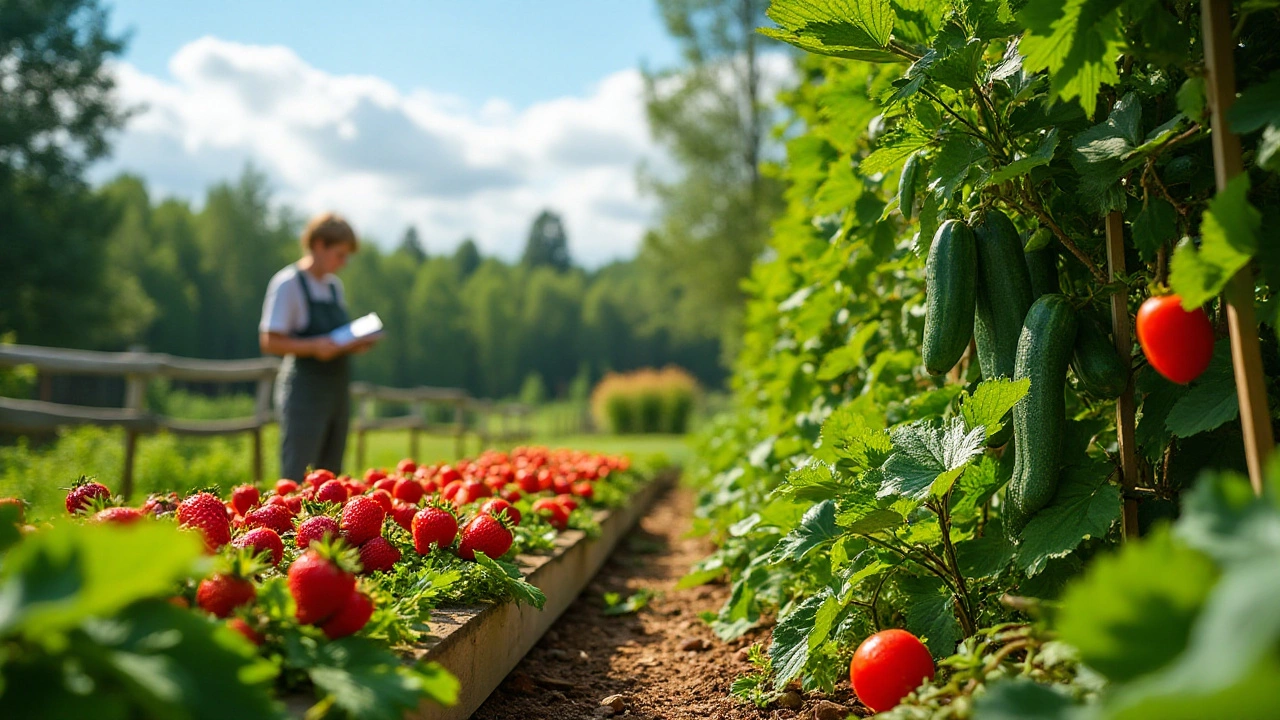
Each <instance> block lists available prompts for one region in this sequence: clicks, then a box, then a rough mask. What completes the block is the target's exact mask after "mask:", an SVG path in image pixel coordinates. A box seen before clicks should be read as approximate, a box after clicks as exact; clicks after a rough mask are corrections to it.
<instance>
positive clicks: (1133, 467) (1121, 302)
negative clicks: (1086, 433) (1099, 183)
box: [1107, 212, 1141, 540]
mask: <svg viewBox="0 0 1280 720" xmlns="http://www.w3.org/2000/svg"><path fill="white" fill-rule="evenodd" d="M1123 272H1124V218H1123V217H1122V216H1121V215H1120V213H1118V212H1111V213H1107V273H1108V276H1109V277H1110V279H1111V280H1112V281H1114V280H1115V279H1116V278H1117V277H1118V276H1119V275H1120V274H1121V273H1123ZM1111 334H1112V336H1113V337H1114V338H1115V342H1116V350H1117V351H1119V353H1120V357H1122V358H1124V361H1125V366H1126V367H1128V366H1129V364H1130V362H1131V359H1132V357H1133V336H1132V335H1131V334H1130V332H1129V297H1128V294H1127V293H1123V292H1119V293H1115V294H1113V295H1112V296H1111ZM1134 424H1135V421H1134V402H1133V373H1132V372H1130V373H1129V383H1128V384H1127V385H1126V386H1125V388H1124V392H1123V393H1121V394H1120V397H1119V398H1118V399H1117V400H1116V441H1117V444H1118V445H1119V446H1120V448H1119V449H1120V484H1121V486H1123V487H1124V489H1125V494H1126V497H1125V499H1124V515H1123V516H1122V517H1121V520H1120V529H1121V530H1122V531H1123V533H1124V537H1125V539H1126V540H1128V539H1133V538H1136V537H1138V501H1137V500H1136V499H1134V497H1133V490H1134V488H1136V487H1138V481H1139V479H1140V478H1141V471H1140V470H1139V469H1138V452H1137V446H1136V444H1135V441H1134V438H1133V429H1134Z"/></svg>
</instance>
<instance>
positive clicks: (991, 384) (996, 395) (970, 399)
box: [960, 378, 1031, 438]
mask: <svg viewBox="0 0 1280 720" xmlns="http://www.w3.org/2000/svg"><path fill="white" fill-rule="evenodd" d="M1030 388H1031V380H1029V379H1027V378H1023V379H1021V380H1016V381H1015V380H1010V379H1008V378H996V379H993V380H984V381H982V382H981V383H979V384H978V388H977V389H976V390H974V392H973V395H972V396H964V397H963V398H962V399H961V401H960V415H961V417H963V418H964V421H965V423H967V424H968V426H969V428H970V429H973V428H977V427H978V426H983V427H985V428H986V431H987V437H988V438H989V437H991V436H993V435H995V434H996V433H998V432H1000V428H1001V427H1002V425H1001V422H1000V421H1001V419H1002V418H1004V416H1005V414H1006V413H1008V412H1009V411H1010V410H1012V409H1013V406H1014V405H1016V404H1017V403H1018V401H1019V400H1021V399H1022V396H1023V395H1026V394H1027V390H1029V389H1030Z"/></svg>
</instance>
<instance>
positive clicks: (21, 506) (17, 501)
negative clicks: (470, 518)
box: [0, 497, 408, 529]
mask: <svg viewBox="0 0 1280 720" xmlns="http://www.w3.org/2000/svg"><path fill="white" fill-rule="evenodd" d="M7 505H9V506H13V507H16V508H18V516H17V518H15V519H14V524H15V525H21V524H22V519H23V517H24V516H25V515H26V514H27V513H26V511H27V505H26V503H24V502H22V499H21V498H12V497H7V498H0V507H5V506H7ZM406 529H408V528H406Z"/></svg>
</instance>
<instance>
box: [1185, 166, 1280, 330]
mask: <svg viewBox="0 0 1280 720" xmlns="http://www.w3.org/2000/svg"><path fill="white" fill-rule="evenodd" d="M1248 193H1249V174H1248V173H1240V174H1239V175H1237V176H1235V177H1234V178H1231V180H1230V181H1228V183H1227V187H1226V188H1225V189H1223V190H1222V191H1221V192H1219V193H1218V194H1217V195H1216V196H1214V198H1213V199H1212V200H1210V201H1209V207H1208V209H1207V210H1205V212H1204V218H1203V219H1202V220H1201V223H1200V232H1201V236H1202V237H1201V241H1200V248H1199V249H1196V248H1195V247H1194V246H1193V245H1191V244H1190V243H1189V242H1184V243H1183V244H1181V245H1179V246H1178V249H1177V250H1176V251H1175V252H1174V254H1173V262H1172V263H1171V269H1170V273H1169V284H1170V285H1172V286H1173V289H1174V291H1175V292H1177V293H1178V294H1179V295H1181V296H1182V307H1184V308H1186V309H1187V310H1192V309H1194V308H1197V307H1199V306H1201V305H1203V304H1205V303H1206V302H1208V301H1209V299H1210V298H1212V297H1213V296H1214V295H1217V294H1218V293H1219V292H1222V288H1224V287H1226V285H1227V281H1228V280H1230V279H1231V278H1232V276H1234V275H1235V274H1236V272H1237V271H1238V270H1240V268H1242V267H1244V266H1245V265H1246V264H1248V262H1249V260H1250V259H1251V258H1252V257H1253V255H1254V253H1255V252H1257V249H1258V231H1259V230H1260V229H1261V226H1262V214H1261V213H1259V212H1258V210H1257V208H1255V207H1253V206H1252V205H1250V204H1249V199H1248Z"/></svg>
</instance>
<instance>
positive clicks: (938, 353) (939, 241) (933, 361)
mask: <svg viewBox="0 0 1280 720" xmlns="http://www.w3.org/2000/svg"><path fill="white" fill-rule="evenodd" d="M924 275H925V300H924V338H923V342H922V347H921V349H920V354H921V356H923V358H924V367H925V370H928V371H929V372H930V373H931V374H933V375H941V374H942V373H945V372H946V371H948V370H950V369H951V368H953V367H955V364H956V363H957V362H959V361H960V356H961V355H964V351H965V350H966V349H968V347H969V341H970V340H971V339H972V338H973V312H974V303H975V298H974V295H975V293H976V292H977V282H976V275H977V248H976V247H975V246H974V239H973V231H972V230H970V229H969V226H968V225H965V224H964V223H962V222H960V221H959V220H948V221H946V222H944V223H942V227H940V228H938V232H936V233H934V236H933V244H932V245H930V246H929V258H928V260H926V261H925V265H924Z"/></svg>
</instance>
